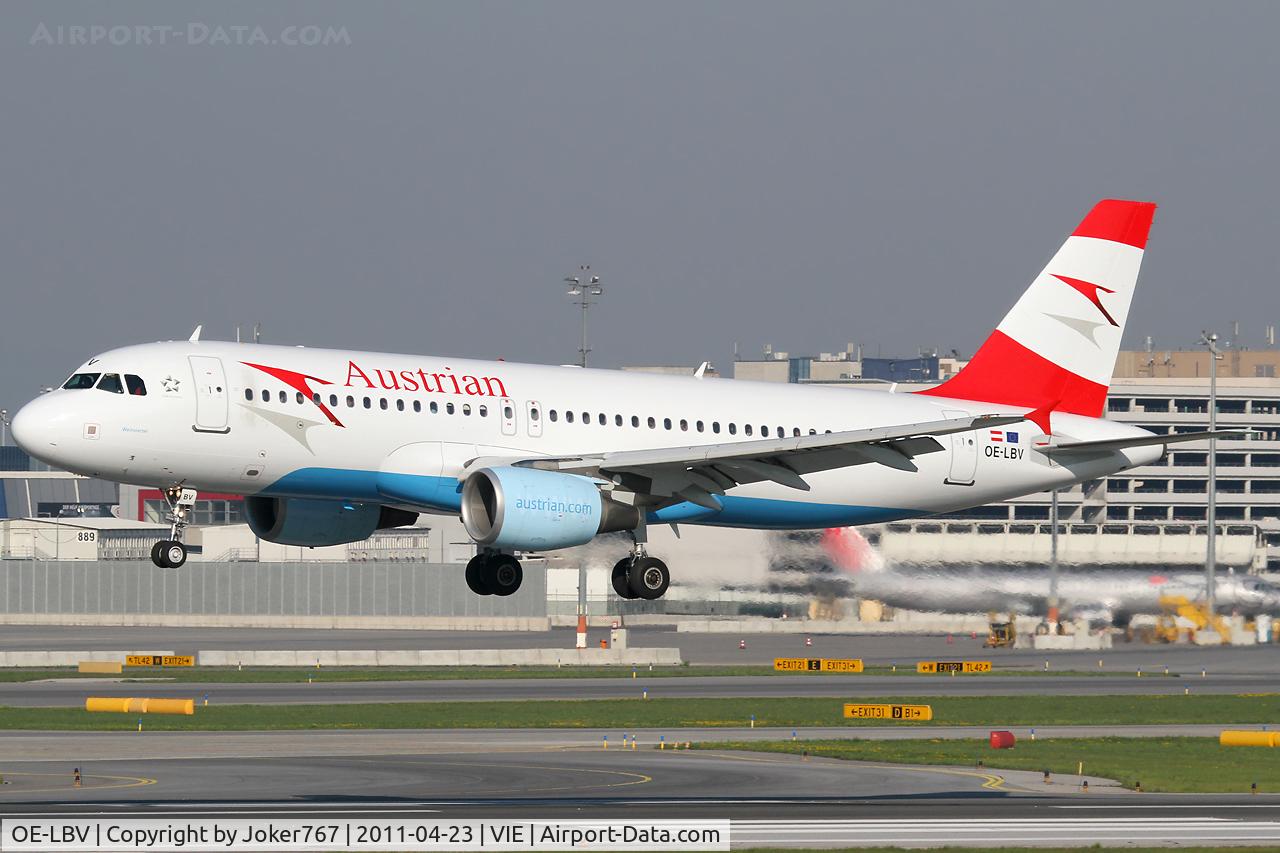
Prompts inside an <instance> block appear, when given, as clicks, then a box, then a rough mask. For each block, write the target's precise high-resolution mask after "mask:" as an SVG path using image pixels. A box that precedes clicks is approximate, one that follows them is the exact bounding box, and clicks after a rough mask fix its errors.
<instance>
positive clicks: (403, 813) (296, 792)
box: [0, 730, 1280, 847]
mask: <svg viewBox="0 0 1280 853" xmlns="http://www.w3.org/2000/svg"><path fill="white" fill-rule="evenodd" d="M815 731H816V733H818V734H823V732H821V731H820V730H815ZM157 734H158V733H157ZM406 734H407V733H402V732H316V733H308V734H305V735H304V734H293V735H290V734H285V735H277V734H268V733H213V734H200V735H194V734H180V733H170V734H166V735H164V736H156V734H146V735H142V736H137V735H126V734H110V735H104V734H88V733H68V734H66V735H62V734H59V735H52V734H48V735H41V734H27V733H7V734H6V735H5V736H4V737H3V739H0V751H2V752H3V754H5V755H6V756H16V757H11V758H7V759H6V760H5V762H4V763H3V765H2V766H0V770H2V771H3V774H4V777H5V780H6V782H8V784H6V785H4V786H3V787H0V816H3V817H6V818H12V817H15V816H19V815H40V816H45V817H48V816H53V815H62V816H81V817H88V816H110V817H111V818H113V819H121V818H124V817H162V818H165V819H170V818H177V817H201V816H204V817H210V816H215V815H216V816H220V817H232V818H235V817H240V818H244V817H253V816H269V817H271V818H273V819H286V818H292V819H301V820H306V819H314V818H315V817H317V816H323V817H325V818H327V819H336V818H341V817H348V816H349V817H353V818H366V819H367V818H369V817H370V816H377V817H381V816H386V817H388V818H391V817H397V818H420V819H432V820H457V821H461V820H469V819H479V818H505V819H517V820H522V819H528V820H533V819H583V818H588V819H606V818H607V819H632V820H634V819H659V818H662V819H674V818H683V819H698V818H704V819H709V818H716V819H726V818H727V819H730V820H733V821H734V825H733V842H734V846H735V847H738V846H750V845H752V844H782V845H801V844H804V845H809V846H837V845H839V846H843V845H857V844H873V843H907V844H921V843H930V842H933V843H942V842H946V843H948V844H972V845H978V846H983V845H989V844H992V843H995V842H996V841H1000V842H1004V843H1016V842H1018V841H1023V840H1034V841H1035V843H1037V844H1048V843H1055V844H1078V843H1084V842H1087V843H1098V842H1117V843H1119V842H1124V841H1137V840H1141V841H1142V842H1144V843H1146V844H1175V843H1176V844H1183V845H1185V844H1190V843H1202V844H1226V843H1255V844H1261V843H1270V844H1274V843H1277V842H1280V797H1275V796H1272V795H1259V796H1252V797H1249V796H1240V797H1234V796H1208V797H1206V796H1183V795H1163V796H1161V795H1141V794H1133V793H1131V792H1128V791H1124V790H1121V789H1115V788H1109V787H1107V785H1106V783H1105V782H1104V780H1099V779H1091V780H1090V790H1091V793H1089V794H1087V795H1086V794H1082V793H1080V789H1079V788H1078V787H1077V785H1078V780H1075V779H1070V780H1063V781H1062V782H1059V783H1056V784H1054V785H1050V786H1046V785H1044V784H1043V782H1042V781H1041V779H1040V774H1038V773H1031V772H1025V771H1000V770H988V769H978V768H971V767H943V768H935V767H911V766H892V765H881V764H872V763H865V762H847V761H837V760H827V759H808V760H806V759H804V758H803V757H801V756H791V755H773V754H757V753H738V752H731V751H716V750H708V751H701V750H694V751H691V752H686V751H679V752H676V751H671V750H664V751H658V750H655V749H653V743H652V739H650V738H646V740H647V741H648V742H647V743H646V748H644V749H638V750H636V751H631V750H615V749H610V750H604V749H602V748H599V746H598V742H597V743H596V744H591V743H589V741H590V740H591V739H592V738H594V736H595V735H596V734H597V733H595V732H577V733H568V734H567V735H566V733H561V732H554V733H545V732H535V733H532V734H533V735H534V737H532V738H530V734H531V733H529V732H523V733H517V732H483V733H477V732H462V731H459V732H436V733H432V736H431V737H426V738H421V739H420V740H419V739H411V740H410V741H408V742H407V741H406V739H405V735H406ZM673 734H674V733H673ZM684 734H685V735H687V736H689V737H691V738H694V739H697V738H699V737H701V736H703V735H706V736H719V737H726V736H731V737H735V738H736V737H741V736H746V735H745V733H744V732H742V731H730V732H725V731H723V730H720V731H718V732H698V731H695V730H690V731H687V732H685V733H684ZM762 734H765V735H768V736H770V737H774V738H776V737H777V736H778V732H776V731H773V732H764V733H762ZM517 738H523V741H524V742H523V743H519V742H517ZM46 739H53V740H55V741H56V742H57V743H58V744H59V745H60V747H59V753H60V754H62V755H64V756H68V757H67V758H60V759H58V760H48V759H47V756H48V755H49V754H50V752H49V747H50V743H49V741H48V740H46ZM584 741H586V742H584ZM467 744H473V745H474V747H475V749H473V750H471V751H467V747H466V745H467ZM485 746H487V749H480V747H485ZM255 749H256V750H259V752H258V754H256V755H255V754H247V755H246V754H240V755H233V754H231V753H252V752H253V750H255ZM418 749H421V750H422V751H415V750H418ZM345 750H351V752H350V754H346V753H345ZM381 750H385V752H384V751H381ZM184 753H185V754H184ZM36 755H43V756H45V758H44V760H36V759H35V758H34V756H36ZM70 756H75V758H71V757H70ZM73 766H75V767H80V768H81V769H82V771H83V773H84V786H83V787H81V788H73V787H72V784H71V769H72V767H73ZM710 792H714V793H710Z"/></svg>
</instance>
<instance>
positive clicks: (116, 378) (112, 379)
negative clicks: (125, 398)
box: [98, 373, 124, 394]
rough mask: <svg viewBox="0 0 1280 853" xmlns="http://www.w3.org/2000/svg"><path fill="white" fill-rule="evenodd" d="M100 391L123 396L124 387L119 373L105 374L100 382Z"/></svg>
mask: <svg viewBox="0 0 1280 853" xmlns="http://www.w3.org/2000/svg"><path fill="white" fill-rule="evenodd" d="M98 390H99V391H110V392H111V393H112V394H123V393H124V386H123V385H121V384H120V374H119V373H104V374H102V379H101V380H99V382H98Z"/></svg>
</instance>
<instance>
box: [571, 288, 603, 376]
mask: <svg viewBox="0 0 1280 853" xmlns="http://www.w3.org/2000/svg"><path fill="white" fill-rule="evenodd" d="M564 280H565V281H566V282H567V283H568V285H569V289H568V290H567V291H565V292H566V293H568V294H569V295H570V296H576V297H577V299H575V300H574V302H575V304H577V305H578V307H579V308H581V309H582V343H581V344H580V345H579V346H578V365H579V366H580V367H586V366H587V353H589V352H591V350H590V349H589V348H588V347H587V309H589V308H590V307H591V306H592V305H594V304H595V303H594V302H592V301H591V297H592V296H599V295H600V294H602V293H604V288H603V287H601V286H600V276H598V275H594V274H592V272H591V265H590V264H583V265H581V266H579V267H578V274H577V275H570V276H565V279H564Z"/></svg>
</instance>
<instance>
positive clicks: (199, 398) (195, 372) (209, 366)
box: [187, 355, 231, 433]
mask: <svg viewBox="0 0 1280 853" xmlns="http://www.w3.org/2000/svg"><path fill="white" fill-rule="evenodd" d="M187 360H188V361H189V362H191V376H192V378H193V379H194V380H195V390H196V422H195V424H194V425H193V426H192V429H194V430H195V431H196V432H218V433H227V432H230V431H231V427H230V426H228V424H227V405H228V401H227V397H228V395H227V375H226V372H225V371H223V369H222V359H220V358H215V357H213V356H208V355H192V356H188V357H187Z"/></svg>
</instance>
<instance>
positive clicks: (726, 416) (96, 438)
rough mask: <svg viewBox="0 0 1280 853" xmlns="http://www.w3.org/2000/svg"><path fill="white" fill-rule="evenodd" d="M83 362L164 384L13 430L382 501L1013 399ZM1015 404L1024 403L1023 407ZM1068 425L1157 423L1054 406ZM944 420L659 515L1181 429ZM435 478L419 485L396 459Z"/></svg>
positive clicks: (146, 465) (93, 450)
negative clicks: (849, 463)
mask: <svg viewBox="0 0 1280 853" xmlns="http://www.w3.org/2000/svg"><path fill="white" fill-rule="evenodd" d="M77 373H90V374H94V373H96V374H102V373H114V374H119V375H121V376H125V375H126V374H127V375H132V376H136V377H140V378H141V380H142V381H143V382H144V383H145V391H146V393H145V395H138V394H136V393H113V392H111V391H106V390H103V389H101V388H85V389H83V390H65V389H59V390H56V391H53V392H51V393H48V394H46V395H44V396H42V397H40V398H38V399H37V400H35V401H33V402H32V403H30V404H29V405H28V406H26V407H24V408H23V410H22V411H21V412H20V413H19V415H18V416H17V417H16V418H15V422H14V433H15V437H17V438H18V439H19V441H20V443H21V444H22V445H23V446H24V447H25V448H26V449H27V450H28V451H29V452H31V453H32V454H33V455H35V456H37V457H38V458H41V459H44V460H46V461H48V462H50V463H51V464H54V465H57V466H59V467H62V468H66V469H69V470H72V471H76V472H79V473H84V474H90V475H94V476H98V477H103V478H106V479H110V480H116V481H120V482H126V483H136V484H142V485H152V486H167V485H172V484H176V483H182V484H184V485H186V486H189V487H193V488H196V489H199V490H204V491H216V492H228V493H234V494H256V495H269V496H279V497H301V498H333V499H342V500H348V501H359V502H378V503H383V504H390V505H399V506H405V508H408V509H414V510H419V511H430V512H442V513H451V512H456V511H457V508H458V497H457V494H458V483H459V479H460V478H462V477H463V476H465V471H464V466H465V465H466V464H467V463H468V462H471V461H473V460H475V459H477V458H485V459H493V458H497V459H504V458H517V457H526V458H527V457H531V456H572V455H575V454H585V453H598V452H606V451H620V450H635V449H648V448H670V447H684V446H694V445H700V444H713V443H725V442H733V441H751V440H755V439H759V438H761V437H765V436H767V437H774V436H777V435H779V430H781V434H784V435H788V436H790V435H793V434H808V433H811V432H816V433H824V432H827V431H831V432H839V431H845V430H857V429H865V428H872V427H877V426H883V425H891V424H905V423H916V422H929V421H937V420H940V419H944V418H947V417H958V416H961V415H977V414H993V413H1005V414H1008V413H1009V412H1010V411H1011V409H1010V407H1008V406H998V405H994V404H991V403H983V402H980V401H976V402H970V401H961V400H953V399H946V398H939V397H928V396H920V395H915V394H909V393H890V392H888V391H885V390H862V389H849V388H829V387H815V386H798V385H782V384H772V383H755V382H742V381H728V380H722V379H702V378H697V377H694V376H687V377H681V376H669V375H653V374H643V373H631V372H619V371H612V370H592V369H586V370H584V369H581V368H577V367H552V366H541V365H528V364H513V363H508V362H501V361H497V362H494V361H471V360H465V359H449V358H440V357H434V356H416V355H394V354H386V353H369V352H348V351H340V350H323V349H309V348H302V347H284V346H268V345H259V344H235V343H223V342H212V341H209V342H205V341H199V342H185V341H184V342H171V343H156V344H146V345H139V346H130V347H125V348H122V349H117V350H112V351H110V352H107V353H104V354H102V355H100V356H98V357H96V358H95V359H93V360H91V361H90V362H89V363H86V364H85V365H83V366H82V367H80V368H79V369H78V371H77ZM1012 411H1013V412H1014V413H1022V412H1025V411H1026V410H1025V409H1017V408H1014V409H1012ZM1052 426H1053V433H1054V436H1055V438H1058V439H1068V438H1069V439H1072V440H1077V441H1091V440H1100V439H1111V438H1122V437H1132V436H1136V435H1144V434H1145V433H1143V432H1142V431H1141V430H1138V429H1137V428H1134V427H1129V426H1125V425H1122V424H1116V423H1112V422H1109V421H1105V420H1099V419H1093V418H1087V417H1082V416H1078V415H1068V414H1061V413H1055V414H1054V415H1053V420H1052ZM993 432H994V431H991V430H978V431H971V432H964V433H957V434H954V435H952V436H943V437H941V438H940V439H939V441H940V443H941V445H942V450H940V451H937V452H933V453H927V454H924V455H920V456H918V457H916V458H915V460H914V462H915V464H916V465H917V466H918V470H917V471H903V470H896V469H893V468H889V467H885V466H882V465H878V464H863V465H857V466H854V467H848V468H840V469H836V470H831V471H825V472H819V473H815V474H810V475H806V478H805V479H806V480H807V481H808V482H809V485H810V486H811V489H810V490H809V491H807V492H806V491H800V490H797V489H793V488H788V487H786V486H782V485H778V484H776V483H772V482H762V483H755V484H752V485H748V486H743V487H739V488H734V489H731V490H729V491H728V493H727V494H726V495H725V496H724V500H723V508H722V509H721V510H719V511H713V510H709V509H706V508H704V507H701V506H696V505H693V504H688V503H685V504H677V505H675V506H669V507H666V508H664V509H661V510H659V511H657V512H656V513H654V514H652V515H651V518H652V519H653V520H656V521H681V522H690V523H704V524H717V525H728V526H743V527H759V528H816V527H829V526H841V525H849V524H859V523H866V522H877V521H887V520H893V519H898V518H906V517H911V516H919V515H927V514H931V513H939V512H947V511H951V510H956V509H961V508H965V507H971V506H977V505H981V504H986V503H991V502H993V501H999V500H1004V499H1007V498H1010V497H1014V496H1018V495H1024V494H1030V493H1035V492H1040V491H1044V490H1046V489H1052V488H1060V487H1064V486H1068V485H1071V484H1073V483H1077V482H1080V481H1083V480H1087V479H1092V478H1096V477H1099V476H1104V475H1106V474H1109V473H1113V472H1115V471H1118V470H1121V469H1124V468H1127V467H1132V466H1134V465H1140V464H1146V463H1149V462H1152V461H1154V460H1155V459H1157V458H1159V456H1160V454H1161V453H1162V452H1163V448H1161V447H1158V446H1151V447H1142V448H1136V449H1128V450H1122V451H1114V452H1109V453H1100V454H1097V455H1095V456H1091V457H1089V458H1088V459H1084V460H1080V461H1074V460H1073V461H1072V462H1070V463H1068V464H1059V463H1056V462H1051V461H1050V460H1049V459H1048V458H1046V457H1045V456H1044V455H1043V454H1042V453H1040V452H1038V451H1037V450H1036V449H1035V447H1034V446H1033V442H1034V441H1035V440H1037V439H1039V440H1043V439H1044V436H1043V433H1042V431H1041V430H1040V429H1039V428H1038V427H1036V426H1034V425H1033V424H1032V423H1031V422H1024V423H1022V424H1020V425H1017V426H1013V427H1009V428H1008V432H1012V433H1014V436H1010V435H1008V433H1007V432H1006V433H1005V434H1004V435H1003V436H1001V437H1000V438H999V440H996V436H995V435H993V434H992V433H993ZM389 478H391V479H395V478H422V479H421V481H420V483H422V484H427V486H429V488H418V489H416V490H415V494H428V495H434V497H432V498H431V499H429V500H426V501H418V502H415V503H413V504H411V505H410V504H406V503H405V502H404V501H403V500H402V499H400V498H396V497H392V496H390V495H393V494H394V495H401V496H402V495H403V494H404V490H403V489H392V490H388V489H387V488H386V484H387V483H388V482H390V481H391V480H390V479H389Z"/></svg>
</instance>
